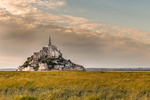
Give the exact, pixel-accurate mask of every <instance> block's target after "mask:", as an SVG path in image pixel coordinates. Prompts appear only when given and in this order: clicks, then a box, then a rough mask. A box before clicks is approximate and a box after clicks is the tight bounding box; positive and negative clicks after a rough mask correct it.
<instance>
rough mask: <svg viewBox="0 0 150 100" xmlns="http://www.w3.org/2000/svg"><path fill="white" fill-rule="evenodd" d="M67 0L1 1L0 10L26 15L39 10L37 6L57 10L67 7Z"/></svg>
mask: <svg viewBox="0 0 150 100" xmlns="http://www.w3.org/2000/svg"><path fill="white" fill-rule="evenodd" d="M65 5H66V1H65V0H1V1H0V9H1V10H6V11H8V12H10V13H11V14H17V15H19V14H26V13H29V12H31V11H32V10H37V9H38V8H37V7H36V6H39V7H40V6H41V7H45V8H51V9H55V8H57V7H60V6H65Z"/></svg>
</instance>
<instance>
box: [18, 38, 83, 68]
mask: <svg viewBox="0 0 150 100" xmlns="http://www.w3.org/2000/svg"><path fill="white" fill-rule="evenodd" d="M51 70H61V71H63V70H64V71H84V70H85V69H84V67H83V66H82V65H78V64H75V63H73V62H72V61H71V60H66V59H64V58H63V54H62V53H61V51H60V50H59V49H57V47H56V46H55V45H53V44H52V42H51V38H50V37H49V44H48V47H43V48H42V50H40V51H39V52H34V53H33V55H32V56H31V57H28V58H27V60H26V62H25V63H24V64H23V65H22V66H19V67H18V69H17V71H51Z"/></svg>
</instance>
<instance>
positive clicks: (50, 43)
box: [48, 35, 52, 45]
mask: <svg viewBox="0 0 150 100" xmlns="http://www.w3.org/2000/svg"><path fill="white" fill-rule="evenodd" d="M48 45H52V42H51V36H50V35H49V44H48Z"/></svg>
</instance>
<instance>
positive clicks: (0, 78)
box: [0, 71, 150, 100]
mask: <svg viewBox="0 0 150 100" xmlns="http://www.w3.org/2000/svg"><path fill="white" fill-rule="evenodd" d="M149 99H150V73H149V72H67V71H60V72H59V71H50V72H0V100H149Z"/></svg>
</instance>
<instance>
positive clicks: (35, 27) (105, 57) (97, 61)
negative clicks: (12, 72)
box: [0, 0, 150, 67]
mask: <svg viewBox="0 0 150 100" xmlns="http://www.w3.org/2000/svg"><path fill="white" fill-rule="evenodd" d="M32 3H34V4H37V5H44V6H48V5H47V4H49V3H50V2H47V1H41V2H40V1H38V0H29V1H28V0H22V1H18V2H16V1H15V0H14V2H12V1H11V2H10V1H8V0H5V1H3V2H0V5H2V6H1V9H2V10H0V55H1V57H0V59H1V60H0V66H4V67H9V66H12V65H13V66H16V67H18V66H19V65H18V62H19V64H22V63H23V61H25V59H26V57H28V56H30V55H31V54H32V53H33V52H36V51H38V50H40V49H41V47H43V46H46V45H47V43H48V39H47V37H48V36H49V34H51V35H52V42H53V43H54V44H56V45H57V46H58V48H60V49H61V51H62V53H63V54H64V57H65V58H68V59H71V60H72V61H74V62H76V63H79V64H83V65H84V66H85V67H123V66H135V67H141V66H146V67H147V66H149V65H150V63H149V60H150V54H149V51H150V44H149V42H148V41H149V39H148V38H145V37H149V33H148V32H143V31H140V30H138V29H133V28H124V27H120V26H115V25H108V24H102V23H95V22H94V21H92V20H89V19H86V18H82V17H74V16H70V15H55V14H51V13H47V12H44V11H41V10H38V8H36V7H32V6H30V4H32ZM43 3H45V4H43ZM59 5H62V6H63V4H59ZM21 11H22V12H21ZM7 58H8V59H7ZM13 58H14V60H13ZM18 59H19V61H18ZM7 60H8V61H7ZM6 62H8V64H5V63H6ZM14 62H17V63H14Z"/></svg>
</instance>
